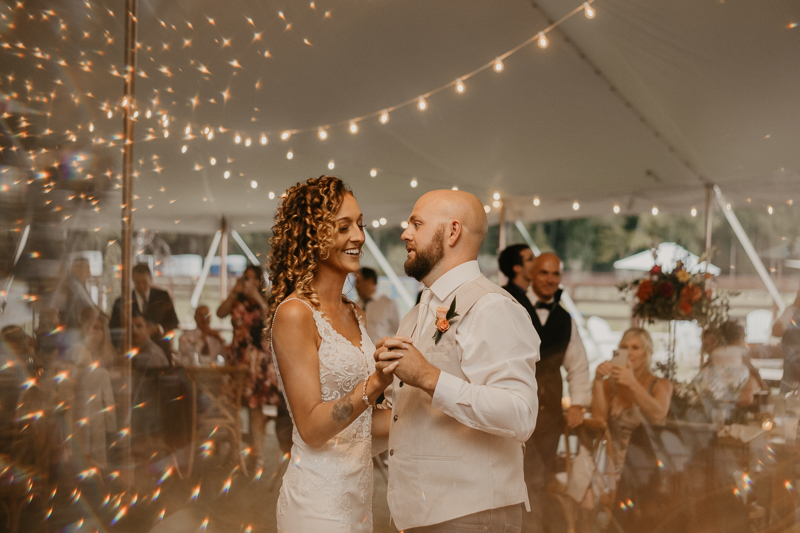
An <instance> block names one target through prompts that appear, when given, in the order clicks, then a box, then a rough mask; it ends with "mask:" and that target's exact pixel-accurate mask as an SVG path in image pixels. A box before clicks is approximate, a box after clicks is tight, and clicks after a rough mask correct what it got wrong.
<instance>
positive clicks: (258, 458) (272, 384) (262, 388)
mask: <svg viewBox="0 0 800 533" xmlns="http://www.w3.org/2000/svg"><path fill="white" fill-rule="evenodd" d="M266 309H267V301H266V299H265V298H264V272H263V270H262V269H261V267H260V266H257V265H248V266H247V268H246V269H245V271H244V273H243V274H242V277H241V278H239V279H238V280H237V281H236V284H235V285H234V286H233V289H231V292H230V294H229V295H228V297H227V298H226V299H225V301H224V302H222V304H221V305H220V306H219V309H217V316H218V317H220V318H224V317H226V316H228V315H230V316H231V325H232V326H233V340H232V341H231V345H230V346H229V347H228V348H227V350H226V363H227V364H228V365H231V366H243V367H246V368H247V369H248V370H249V373H248V375H247V380H246V382H245V386H244V392H243V393H242V405H243V406H244V407H246V408H247V409H248V412H249V415H250V438H251V441H252V442H251V443H250V444H251V447H250V450H251V452H250V454H249V456H248V462H251V463H252V464H254V465H255V466H256V467H258V466H260V465H261V464H263V458H262V454H261V452H262V448H263V443H264V435H265V428H266V423H267V418H266V416H265V415H264V410H263V409H264V406H267V405H274V406H276V407H278V415H279V418H280V420H281V424H280V425H281V428H283V427H284V426H285V421H286V419H287V418H288V412H287V411H286V410H285V404H284V402H283V398H282V396H281V394H280V392H279V391H278V381H277V376H276V375H275V365H274V363H273V361H272V356H271V354H270V353H269V349H268V347H267V345H266V344H265V343H264V339H263V330H264V318H265V317H264V313H265V311H266ZM281 408H282V409H281ZM280 433H281V435H285V429H281V431H280ZM281 440H285V436H282V437H281V438H280V439H279V441H281ZM290 442H291V440H290ZM283 447H286V448H289V447H290V445H288V444H286V443H284V444H283Z"/></svg>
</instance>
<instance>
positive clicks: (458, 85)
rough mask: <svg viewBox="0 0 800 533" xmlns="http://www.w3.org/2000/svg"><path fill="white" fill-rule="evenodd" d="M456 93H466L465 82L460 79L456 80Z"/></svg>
mask: <svg viewBox="0 0 800 533" xmlns="http://www.w3.org/2000/svg"><path fill="white" fill-rule="evenodd" d="M456 92H457V93H458V94H461V93H463V92H464V82H463V81H461V78H458V79H457V80H456Z"/></svg>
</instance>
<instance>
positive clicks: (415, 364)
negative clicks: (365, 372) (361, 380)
mask: <svg viewBox="0 0 800 533" xmlns="http://www.w3.org/2000/svg"><path fill="white" fill-rule="evenodd" d="M379 342H380V343H381V347H380V348H378V349H377V350H376V351H375V359H376V361H378V362H377V363H376V366H378V365H383V364H385V365H386V367H387V368H388V367H389V366H390V365H395V364H396V366H395V367H394V369H393V370H394V375H395V376H397V378H398V379H399V380H400V381H402V382H404V383H407V384H408V385H411V386H412V387H417V388H419V389H422V390H424V391H425V392H427V393H428V394H430V395H431V397H432V396H433V392H434V391H435V390H436V384H437V383H438V382H439V374H440V371H439V369H438V368H436V367H435V366H433V365H431V364H430V363H429V362H428V361H427V360H426V359H425V357H424V356H423V355H422V353H420V351H419V350H417V348H416V347H415V346H414V345H413V344H412V343H411V339H409V338H408V337H403V336H400V335H398V336H396V337H393V338H390V339H381V340H380V341H379Z"/></svg>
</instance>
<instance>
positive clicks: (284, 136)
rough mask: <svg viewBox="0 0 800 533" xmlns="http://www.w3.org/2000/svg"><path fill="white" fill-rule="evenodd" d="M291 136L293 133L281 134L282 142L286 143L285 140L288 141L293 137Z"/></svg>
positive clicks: (285, 132)
mask: <svg viewBox="0 0 800 533" xmlns="http://www.w3.org/2000/svg"><path fill="white" fill-rule="evenodd" d="M291 136H292V132H290V131H284V132H283V133H281V140H282V141H285V140H287V139H288V138H289V137H291Z"/></svg>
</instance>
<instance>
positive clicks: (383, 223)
mask: <svg viewBox="0 0 800 533" xmlns="http://www.w3.org/2000/svg"><path fill="white" fill-rule="evenodd" d="M378 222H380V223H381V226H385V225H386V219H385V218H383V217H381V218H380V220H378Z"/></svg>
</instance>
